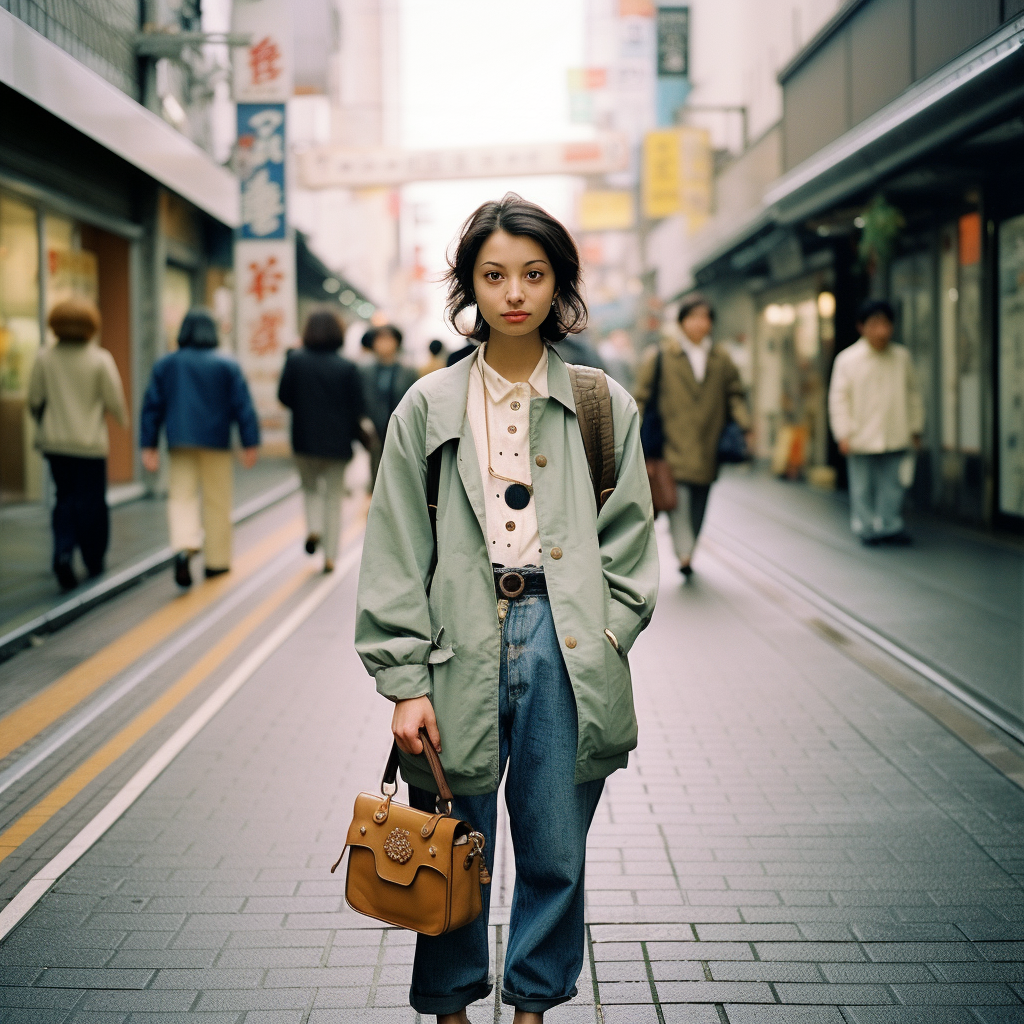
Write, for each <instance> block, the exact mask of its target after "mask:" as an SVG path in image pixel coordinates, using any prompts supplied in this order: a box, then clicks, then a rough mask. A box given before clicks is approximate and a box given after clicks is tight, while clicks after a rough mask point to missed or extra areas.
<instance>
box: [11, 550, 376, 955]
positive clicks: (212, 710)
mask: <svg viewBox="0 0 1024 1024" xmlns="http://www.w3.org/2000/svg"><path fill="white" fill-rule="evenodd" d="M361 554H362V542H359V543H357V544H356V545H354V546H353V548H352V550H351V551H349V552H348V553H347V554H346V555H345V556H344V558H343V559H342V561H341V564H339V565H338V567H337V569H336V570H335V572H334V573H333V574H332V575H330V576H328V577H327V578H326V579H324V580H323V581H322V582H321V583H320V584H319V585H318V586H317V587H316V589H315V590H314V591H313V592H312V593H311V594H310V595H309V596H308V597H307V598H306V599H305V600H304V601H303V602H302V603H301V604H300V605H299V606H298V607H297V608H296V609H295V610H294V611H293V612H292V613H291V614H290V615H289V616H288V617H287V618H286V619H285V620H284V621H283V622H282V623H281V624H280V625H279V626H278V627H277V628H276V629H275V630H274V631H273V632H272V633H271V634H270V635H269V636H268V637H267V638H266V639H265V640H264V641H263V642H262V643H261V644H260V645H259V646H258V647H257V648H256V649H255V650H254V651H253V652H252V653H251V654H250V655H249V656H248V657H247V658H246V659H245V660H244V661H243V662H242V663H241V664H240V665H239V666H238V667H237V668H236V669H235V670H234V672H232V673H231V675H229V676H228V678H227V679H225V680H224V682H223V683H221V684H220V686H218V687H217V689H216V690H215V691H214V692H213V693H212V694H211V695H210V696H209V697H207V699H206V700H205V701H204V702H203V703H202V705H201V706H200V707H199V708H198V709H197V710H196V711H194V712H193V713H192V715H190V716H189V718H188V719H187V720H186V721H185V722H184V723H183V724H182V725H181V726H180V727H179V728H178V729H177V730H176V731H175V733H174V734H173V735H172V736H171V737H170V738H169V739H168V740H166V741H165V742H164V743H163V745H162V746H161V747H160V748H159V750H157V751H156V753H155V754H153V755H152V757H150V758H149V760H148V761H146V763H145V764H144V765H143V766H142V767H141V768H140V769H139V770H138V771H137V772H136V773H135V774H134V775H133V776H132V777H131V778H130V779H129V780H128V781H127V782H126V783H125V784H124V786H122V787H121V789H120V790H118V792H117V793H116V794H115V795H114V797H113V799H111V801H110V802H109V803H108V804H107V805H106V806H105V807H104V808H103V809H102V810H101V811H100V812H99V813H98V814H97V815H95V817H93V818H92V820H91V821H90V822H89V823H88V824H87V825H86V826H85V827H84V828H83V829H82V830H81V831H80V832H79V833H78V834H77V835H76V836H75V837H74V838H73V839H72V840H71V842H69V843H68V844H67V846H65V847H64V849H62V850H61V851H60V853H58V854H57V855H56V856H55V857H53V858H52V859H51V860H50V861H49V862H48V863H47V864H45V865H44V866H43V867H42V868H40V870H39V871H37V872H36V874H35V875H33V876H32V878H30V879H29V880H28V882H26V883H25V885H24V886H23V887H22V889H21V890H20V891H19V892H18V894H17V895H16V896H15V897H14V898H13V899H12V900H11V902H10V903H8V904H7V906H6V907H4V908H3V910H0V941H2V940H3V939H4V938H6V937H7V935H9V934H10V932H11V931H12V930H13V929H14V927H15V926H16V925H17V924H18V923H19V922H20V921H21V920H22V919H23V918H24V917H25V916H26V915H27V914H28V913H29V911H30V910H32V908H33V907H34V906H35V905H36V904H37V903H38V902H39V901H40V900H41V899H42V898H43V896H45V895H46V893H47V892H48V891H49V889H50V887H51V886H52V885H53V884H54V882H56V881H57V880H58V879H59V878H60V877H61V875H63V874H64V873H65V872H66V871H67V870H68V869H69V868H71V867H72V866H73V865H74V864H75V863H76V862H77V861H78V860H79V859H80V858H81V857H82V856H83V855H84V854H85V853H87V852H88V851H89V850H90V849H91V848H92V846H93V845H95V844H96V843H97V842H98V841H99V840H100V839H101V838H102V837H103V836H104V835H105V834H106V832H107V831H108V830H109V829H110V828H111V827H112V826H113V825H114V824H115V823H116V822H117V821H118V819H119V818H120V817H121V816H122V815H123V814H124V813H125V812H126V811H127V810H128V809H129V808H130V807H131V806H132V804H134V803H135V801H136V800H138V799H139V797H140V796H142V794H143V793H144V792H145V791H146V790H147V789H148V788H149V786H150V785H151V784H152V783H153V782H155V781H156V779H157V778H158V777H159V776H160V775H161V773H162V772H163V771H164V769H165V768H167V767H168V766H169V765H170V764H171V763H172V762H173V761H174V759H175V758H176V757H177V756H178V754H180V753H181V752H182V751H183V750H184V749H185V747H186V746H188V744H189V743H190V742H191V741H192V740H193V739H194V738H195V737H196V736H197V735H198V734H199V733H200V731H202V729H203V728H204V727H205V726H206V725H207V724H209V722H210V721H211V720H212V719H213V718H214V716H215V715H216V714H217V712H218V711H220V710H221V708H223V707H224V705H225V704H227V702H228V701H229V700H230V699H231V698H232V697H233V696H234V695H235V694H236V693H237V692H238V691H239V690H240V689H241V688H242V686H243V685H244V684H245V683H246V682H248V680H249V679H250V678H251V677H252V676H253V675H254V674H255V673H256V671H257V670H258V669H259V668H260V667H261V666H262V665H263V663H264V662H266V661H267V659H268V658H269V657H270V656H271V655H272V654H273V653H274V652H275V651H276V650H277V649H278V648H279V647H280V646H281V645H282V644H283V643H284V642H285V641H286V640H287V639H288V638H289V637H290V636H291V635H292V634H293V633H294V632H295V631H296V630H297V629H298V628H299V627H300V626H301V625H302V624H303V623H304V622H305V621H306V620H307V619H308V618H309V617H310V616H311V615H312V614H313V612H315V611H316V609H317V608H319V607H320V605H321V604H322V603H323V602H324V601H325V600H326V598H327V597H328V596H329V595H330V593H331V592H332V591H333V590H334V589H335V588H336V587H337V586H338V584H339V583H341V581H342V580H343V579H344V578H345V576H346V575H347V574H348V573H349V572H350V571H351V570H352V569H353V568H354V567H355V565H356V564H357V563H358V561H359V558H360V556H361Z"/></svg>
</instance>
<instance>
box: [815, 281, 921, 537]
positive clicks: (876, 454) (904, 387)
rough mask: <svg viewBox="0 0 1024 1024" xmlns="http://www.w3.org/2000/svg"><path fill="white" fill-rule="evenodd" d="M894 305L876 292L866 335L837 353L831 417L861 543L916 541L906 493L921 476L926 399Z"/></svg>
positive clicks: (865, 307)
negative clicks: (896, 334) (896, 333)
mask: <svg viewBox="0 0 1024 1024" xmlns="http://www.w3.org/2000/svg"><path fill="white" fill-rule="evenodd" d="M895 319H896V318H895V315H894V313H893V308H892V306H891V305H889V303H888V302H886V301H884V300H882V299H868V300H866V301H865V302H863V303H862V304H861V307H860V309H859V310H858V313H857V330H858V331H859V332H860V338H859V339H858V340H857V341H856V342H855V343H854V344H853V345H851V346H850V347H849V348H847V349H844V350H843V351H842V352H840V353H839V355H837V356H836V360H835V365H834V366H833V367H832V382H831V384H830V385H829V392H828V411H829V419H830V420H831V424H832V433H833V435H834V436H835V439H836V443H837V444H838V445H839V450H840V452H842V454H843V455H845V456H846V466H847V475H848V477H849V481H850V526H851V528H852V530H853V532H854V533H855V534H856V535H857V536H858V537H859V538H860V540H861V543H863V544H865V545H867V546H869V547H873V546H875V545H878V544H897V545H904V544H909V543H910V542H911V538H910V535H909V534H908V533H907V532H906V530H905V529H904V525H903V498H904V495H905V493H906V489H907V487H909V486H910V484H911V483H912V482H913V470H914V461H915V459H916V455H915V452H916V449H918V448H919V447H920V446H921V432H922V430H923V429H924V403H923V401H922V398H921V392H920V389H919V388H918V385H917V376H916V374H915V372H914V364H913V360H912V359H911V357H910V353H909V352H908V351H907V349H906V348H905V347H904V346H903V345H895V344H893V343H892V335H893V329H894V326H895Z"/></svg>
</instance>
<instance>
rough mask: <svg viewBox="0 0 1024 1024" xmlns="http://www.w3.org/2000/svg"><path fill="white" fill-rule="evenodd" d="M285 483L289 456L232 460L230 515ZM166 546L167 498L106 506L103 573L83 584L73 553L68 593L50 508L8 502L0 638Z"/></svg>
mask: <svg viewBox="0 0 1024 1024" xmlns="http://www.w3.org/2000/svg"><path fill="white" fill-rule="evenodd" d="M289 482H292V483H293V484H294V486H295V487H297V486H298V477H297V475H296V473H295V465H294V463H293V462H292V460H291V459H283V458H277V459H261V460H260V461H259V462H258V463H257V464H256V466H255V467H254V468H253V469H251V470H243V469H242V468H241V467H240V466H239V465H238V464H237V463H236V464H235V487H234V508H235V516H236V519H237V518H238V515H239V513H240V512H241V513H242V514H243V515H244V514H246V513H247V512H249V510H250V509H251V510H253V511H255V510H256V508H257V507H259V506H260V505H261V501H260V499H261V498H263V497H265V496H266V497H272V496H273V495H274V494H277V493H283V492H284V490H286V489H287V486H288V484H289ZM166 547H167V502H166V499H164V498H140V499H138V500H136V501H130V502H127V503H126V504H123V505H118V506H116V507H114V508H112V509H111V510H110V549H109V551H108V552H107V571H106V572H105V573H104V574H103V576H101V577H100V578H99V580H92V581H89V582H85V568H84V566H83V565H82V563H81V558H80V556H79V555H78V554H77V553H76V556H75V558H76V561H75V568H76V572H77V573H78V577H79V579H81V580H83V583H82V584H81V585H80V586H79V587H78V588H77V589H75V590H73V591H71V592H70V593H62V592H61V590H60V588H59V587H58V586H57V580H56V578H55V577H54V575H53V571H52V569H51V566H50V563H51V560H52V557H53V538H52V535H51V533H50V512H49V509H47V508H46V507H45V506H44V505H43V504H41V503H33V504H25V505H13V506H8V507H6V508H3V509H0V640H2V638H3V637H5V636H6V635H7V634H9V633H11V632H12V631H14V630H16V629H17V628H18V627H19V626H21V625H23V624H25V623H28V622H31V621H33V620H34V619H36V618H38V617H39V616H41V615H45V614H46V613H48V612H51V611H52V610H54V609H56V608H59V607H60V606H61V605H63V604H64V603H65V602H68V601H69V600H74V599H77V598H83V597H85V599H86V600H88V595H89V593H90V592H91V591H92V590H93V589H94V588H97V587H100V588H102V587H103V585H104V583H105V581H109V580H110V579H111V578H113V577H115V576H117V575H118V574H119V573H123V572H124V571H125V570H126V569H130V567H132V566H136V565H139V566H140V569H141V563H145V564H146V565H147V566H148V570H147V571H153V570H154V569H155V568H157V567H158V566H157V565H153V564H151V563H152V557H151V556H154V555H156V554H157V553H158V552H161V551H163V550H164V549H165V548H166Z"/></svg>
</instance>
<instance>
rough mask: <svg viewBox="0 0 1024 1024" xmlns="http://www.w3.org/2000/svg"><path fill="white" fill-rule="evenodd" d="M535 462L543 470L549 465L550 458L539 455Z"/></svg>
mask: <svg viewBox="0 0 1024 1024" xmlns="http://www.w3.org/2000/svg"><path fill="white" fill-rule="evenodd" d="M533 461H534V462H536V463H537V465H538V466H540V468H541V469H543V468H544V467H545V466H546V465H547V464H548V457H547V456H546V455H538V456H537V458H535V459H534V460H533Z"/></svg>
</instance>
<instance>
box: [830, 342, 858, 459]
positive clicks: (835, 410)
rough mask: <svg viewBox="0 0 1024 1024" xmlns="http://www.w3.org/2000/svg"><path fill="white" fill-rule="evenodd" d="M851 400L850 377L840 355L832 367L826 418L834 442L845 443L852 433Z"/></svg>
mask: <svg viewBox="0 0 1024 1024" xmlns="http://www.w3.org/2000/svg"><path fill="white" fill-rule="evenodd" d="M851 398H852V396H851V394H850V377H849V374H848V373H847V372H846V361H845V360H844V359H843V358H842V356H841V354H840V356H839V357H837V358H836V361H835V363H833V365H832V382H831V383H830V384H829V388H828V418H829V420H830V421H831V424H832V436H833V437H834V438H835V439H836V441H845V440H846V439H847V438H848V437H849V436H850V434H851V432H852V431H853V409H852V401H851Z"/></svg>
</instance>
